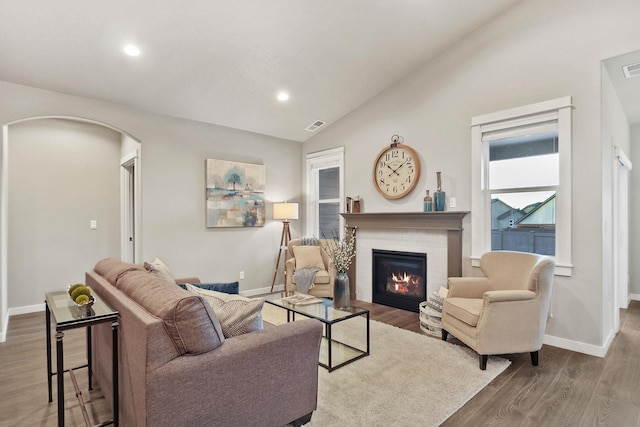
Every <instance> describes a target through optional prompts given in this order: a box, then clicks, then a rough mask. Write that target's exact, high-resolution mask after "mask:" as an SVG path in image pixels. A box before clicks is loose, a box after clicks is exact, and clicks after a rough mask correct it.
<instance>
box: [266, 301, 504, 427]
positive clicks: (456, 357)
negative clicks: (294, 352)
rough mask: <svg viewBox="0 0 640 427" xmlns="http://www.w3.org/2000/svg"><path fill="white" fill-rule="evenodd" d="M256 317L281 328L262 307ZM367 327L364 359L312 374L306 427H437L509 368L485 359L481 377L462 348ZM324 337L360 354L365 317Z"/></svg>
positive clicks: (277, 312)
mask: <svg viewBox="0 0 640 427" xmlns="http://www.w3.org/2000/svg"><path fill="white" fill-rule="evenodd" d="M263 318H264V320H265V321H267V322H269V323H273V324H279V323H283V322H286V315H285V311H284V310H282V309H279V308H277V307H273V306H270V305H269V304H265V307H264V309H263ZM416 321H418V319H417V318H416ZM370 328H371V355H369V356H367V357H364V358H362V359H360V360H357V361H355V362H353V363H351V364H349V365H346V366H343V367H341V368H339V369H337V370H335V371H333V372H331V373H329V372H328V371H327V370H326V369H324V368H321V367H319V368H318V377H319V384H318V409H317V410H316V411H315V412H314V413H313V417H312V418H311V423H310V424H307V425H309V426H313V427H327V426H349V427H351V426H438V425H440V424H441V423H442V422H443V421H444V420H446V419H447V418H448V417H449V416H451V415H452V414H453V413H454V412H456V411H457V410H458V409H459V408H460V407H461V406H463V405H464V404H465V403H466V402H467V401H469V399H471V398H472V397H473V396H474V395H475V394H476V393H478V392H479V391H480V390H482V389H483V388H484V387H485V386H486V385H487V384H489V383H490V382H491V381H492V380H493V379H494V378H495V377H497V376H498V375H499V374H500V373H501V372H502V371H504V370H505V369H506V368H507V367H508V366H509V365H510V364H511V362H510V361H509V360H506V359H503V358H500V357H489V361H488V362H487V370H486V371H481V370H480V369H479V367H478V355H477V354H476V353H475V352H473V351H472V350H470V349H468V348H466V347H462V346H459V345H455V344H449V343H446V342H444V341H441V340H439V339H437V338H432V337H428V336H427V335H422V334H418V333H415V332H411V331H407V330H404V329H400V328H396V327H394V326H389V325H386V324H384V323H380V322H376V321H371V323H370ZM332 335H333V336H334V337H335V338H336V339H338V340H339V341H342V342H347V343H354V344H355V345H356V346H357V347H359V348H362V349H365V348H366V329H365V319H364V318H362V317H358V318H354V319H349V320H347V321H344V322H341V323H339V324H336V325H334V326H333V328H332ZM343 340H344V341H343Z"/></svg>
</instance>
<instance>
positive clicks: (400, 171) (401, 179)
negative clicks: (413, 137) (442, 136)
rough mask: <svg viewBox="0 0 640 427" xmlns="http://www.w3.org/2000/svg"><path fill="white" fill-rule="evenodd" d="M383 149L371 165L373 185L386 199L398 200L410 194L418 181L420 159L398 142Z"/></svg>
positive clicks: (393, 139) (395, 139)
mask: <svg viewBox="0 0 640 427" xmlns="http://www.w3.org/2000/svg"><path fill="white" fill-rule="evenodd" d="M398 139H399V137H398V136H397V135H394V136H393V138H392V139H391V140H392V141H394V142H393V144H391V145H390V146H389V147H385V148H384V149H383V150H382V151H380V154H378V157H377V158H376V162H375V164H374V165H373V184H374V186H375V187H376V189H377V190H378V192H379V193H380V194H382V195H383V196H384V197H386V198H387V199H400V198H401V197H404V196H406V195H407V194H409V193H411V190H413V188H414V187H415V186H416V184H417V183H418V180H419V179H420V158H419V157H418V155H417V154H416V152H415V151H413V149H412V148H410V147H409V146H407V145H404V144H402V143H400V142H398Z"/></svg>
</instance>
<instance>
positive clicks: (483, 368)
mask: <svg viewBox="0 0 640 427" xmlns="http://www.w3.org/2000/svg"><path fill="white" fill-rule="evenodd" d="M479 356H480V370H481V371H486V370H487V358H488V357H489V355H488V354H480V355H479Z"/></svg>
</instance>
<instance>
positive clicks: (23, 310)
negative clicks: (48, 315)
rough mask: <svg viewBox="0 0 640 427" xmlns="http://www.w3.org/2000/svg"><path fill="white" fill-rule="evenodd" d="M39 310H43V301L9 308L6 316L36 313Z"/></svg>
mask: <svg viewBox="0 0 640 427" xmlns="http://www.w3.org/2000/svg"><path fill="white" fill-rule="evenodd" d="M39 311H44V303H42V304H35V305H25V306H23V307H13V308H10V309H9V312H8V315H7V317H11V316H18V315H20V314H29V313H37V312H39Z"/></svg>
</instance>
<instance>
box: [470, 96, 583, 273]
mask: <svg viewBox="0 0 640 427" xmlns="http://www.w3.org/2000/svg"><path fill="white" fill-rule="evenodd" d="M472 144H473V145H472V150H471V151H472V156H473V161H472V174H473V175H472V176H473V183H474V184H473V185H474V188H473V191H472V209H473V212H474V213H476V212H477V214H474V215H472V219H471V221H472V236H471V246H472V248H471V250H472V265H477V264H478V260H479V258H480V256H481V255H482V254H483V253H484V252H488V251H491V250H515V251H522V252H533V253H539V254H543V255H550V256H553V257H554V258H555V260H556V274H560V275H571V222H570V220H571V98H570V97H566V98H560V99H556V100H552V101H547V102H542V103H539V104H533V105H528V106H525V107H520V108H515V109H511V110H507V111H502V112H498V113H493V114H487V115H484V116H479V117H474V118H473V119H472Z"/></svg>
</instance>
